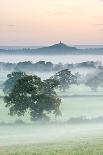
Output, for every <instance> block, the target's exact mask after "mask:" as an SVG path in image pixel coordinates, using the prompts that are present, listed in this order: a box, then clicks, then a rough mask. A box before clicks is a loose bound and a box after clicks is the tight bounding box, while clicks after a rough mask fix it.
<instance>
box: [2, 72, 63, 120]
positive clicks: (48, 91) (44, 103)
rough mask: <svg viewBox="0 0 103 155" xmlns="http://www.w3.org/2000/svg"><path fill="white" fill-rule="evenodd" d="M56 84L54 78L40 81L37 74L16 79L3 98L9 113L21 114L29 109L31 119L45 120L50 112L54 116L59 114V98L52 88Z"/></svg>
mask: <svg viewBox="0 0 103 155" xmlns="http://www.w3.org/2000/svg"><path fill="white" fill-rule="evenodd" d="M57 85H58V83H57V81H55V80H51V79H48V80H45V81H41V79H40V78H39V77H38V76H32V75H30V76H28V75H26V76H25V77H23V78H21V79H18V80H17V82H16V83H15V86H14V87H13V89H12V91H11V92H10V93H9V94H8V95H6V96H5V98H4V101H5V102H6V107H9V110H10V115H11V116H13V115H18V116H22V115H24V114H25V112H26V111H27V110H29V112H30V116H31V119H32V120H38V119H40V120H45V119H49V117H48V114H50V113H53V114H54V115H55V116H57V115H59V114H61V113H60V110H59V107H60V103H61V99H60V98H59V97H58V96H57V94H56V92H55V90H54V89H55V87H56V86H57Z"/></svg>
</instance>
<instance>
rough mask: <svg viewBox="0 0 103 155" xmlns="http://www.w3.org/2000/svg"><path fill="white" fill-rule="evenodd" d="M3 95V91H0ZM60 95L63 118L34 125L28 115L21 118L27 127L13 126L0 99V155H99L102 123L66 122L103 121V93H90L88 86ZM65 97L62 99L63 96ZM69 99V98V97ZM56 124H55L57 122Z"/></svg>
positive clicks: (102, 151) (100, 153)
mask: <svg viewBox="0 0 103 155" xmlns="http://www.w3.org/2000/svg"><path fill="white" fill-rule="evenodd" d="M0 93H1V96H3V93H2V91H1V92H0ZM59 94H60V96H62V104H61V107H60V109H61V111H62V116H61V117H59V118H58V119H57V120H55V119H54V117H52V120H53V122H54V123H42V124H38V123H37V124H36V123H33V122H31V121H30V118H29V115H28V114H27V115H26V116H25V117H21V118H20V119H22V120H23V121H24V122H26V123H27V124H21V125H18V124H8V123H13V122H15V120H17V119H18V118H17V117H16V116H15V117H11V116H8V109H7V108H5V104H4V102H3V98H0V106H1V108H0V122H3V123H5V124H3V125H2V124H1V125H0V155H102V154H103V123H102V122H95V123H83V122H81V123H76V124H75V123H67V121H68V120H69V119H71V118H81V117H84V118H87V119H91V120H92V119H95V118H100V119H101V118H102V120H103V96H102V95H103V90H101V89H99V91H98V92H97V93H96V92H91V90H90V89H89V88H87V87H84V86H80V87H78V88H77V87H74V86H73V87H72V88H71V89H70V91H67V92H66V93H65V94H63V93H59ZM63 96H64V97H63ZM68 96H69V97H68ZM55 121H58V123H56V122H55Z"/></svg>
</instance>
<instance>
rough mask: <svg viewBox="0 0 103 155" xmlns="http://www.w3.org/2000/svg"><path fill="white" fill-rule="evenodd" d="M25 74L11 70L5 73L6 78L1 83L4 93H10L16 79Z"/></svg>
mask: <svg viewBox="0 0 103 155" xmlns="http://www.w3.org/2000/svg"><path fill="white" fill-rule="evenodd" d="M25 76H26V74H25V73H24V72H12V73H11V74H8V75H7V78H8V79H7V80H6V82H5V83H4V84H3V85H4V89H3V91H4V93H10V92H11V90H12V89H13V87H14V85H15V83H16V81H17V80H18V79H21V78H23V77H25Z"/></svg>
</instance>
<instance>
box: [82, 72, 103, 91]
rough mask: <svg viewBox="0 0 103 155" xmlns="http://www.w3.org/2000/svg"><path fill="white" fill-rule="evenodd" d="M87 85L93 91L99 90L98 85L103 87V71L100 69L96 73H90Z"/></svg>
mask: <svg viewBox="0 0 103 155" xmlns="http://www.w3.org/2000/svg"><path fill="white" fill-rule="evenodd" d="M85 85H87V86H88V87H90V88H91V89H92V90H93V91H97V89H98V87H103V71H102V70H98V71H97V72H95V73H94V74H93V73H92V74H88V75H87V80H86V82H85Z"/></svg>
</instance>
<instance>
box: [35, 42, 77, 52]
mask: <svg viewBox="0 0 103 155" xmlns="http://www.w3.org/2000/svg"><path fill="white" fill-rule="evenodd" d="M77 50H78V49H77V48H76V47H71V46H68V45H66V44H64V43H62V42H60V43H58V44H54V45H52V46H48V47H42V48H38V49H36V50H35V53H38V54H69V53H70V54H71V53H72V52H74V51H77Z"/></svg>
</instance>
